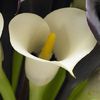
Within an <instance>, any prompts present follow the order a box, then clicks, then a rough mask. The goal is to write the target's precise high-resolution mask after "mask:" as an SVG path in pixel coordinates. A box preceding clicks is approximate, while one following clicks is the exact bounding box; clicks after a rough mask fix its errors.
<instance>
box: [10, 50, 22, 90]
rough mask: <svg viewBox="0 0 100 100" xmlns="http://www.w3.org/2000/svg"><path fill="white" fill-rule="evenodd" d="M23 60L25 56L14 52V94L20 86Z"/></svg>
mask: <svg viewBox="0 0 100 100" xmlns="http://www.w3.org/2000/svg"><path fill="white" fill-rule="evenodd" d="M22 60H23V56H22V55H20V54H19V53H17V52H16V51H14V54H13V65H12V88H13V91H14V92H15V91H16V88H17V85H18V81H19V76H20V70H21V64H22Z"/></svg>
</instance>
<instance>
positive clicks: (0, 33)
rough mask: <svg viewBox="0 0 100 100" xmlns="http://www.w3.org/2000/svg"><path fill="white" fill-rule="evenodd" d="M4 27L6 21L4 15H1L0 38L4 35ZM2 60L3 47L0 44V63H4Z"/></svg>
mask: <svg viewBox="0 0 100 100" xmlns="http://www.w3.org/2000/svg"><path fill="white" fill-rule="evenodd" d="M3 26H4V20H3V16H2V14H1V13H0V38H1V35H2V30H3ZM2 60H3V51H2V46H1V42H0V63H1V62H2Z"/></svg>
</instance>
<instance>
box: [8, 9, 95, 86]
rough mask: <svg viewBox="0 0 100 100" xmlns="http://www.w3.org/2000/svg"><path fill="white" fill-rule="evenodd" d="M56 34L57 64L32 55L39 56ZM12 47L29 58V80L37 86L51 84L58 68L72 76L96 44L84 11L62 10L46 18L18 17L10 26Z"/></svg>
mask: <svg viewBox="0 0 100 100" xmlns="http://www.w3.org/2000/svg"><path fill="white" fill-rule="evenodd" d="M51 32H55V33H56V43H55V47H54V55H55V56H56V58H57V60H58V61H47V60H44V59H41V58H38V57H36V56H34V55H32V54H31V53H32V52H35V53H39V52H40V50H41V47H42V46H43V44H44V42H45V40H46V39H47V37H48V34H49V33H51ZM9 33H10V41H11V44H12V46H13V48H14V49H15V50H16V51H18V52H19V53H21V54H22V55H24V56H25V57H26V61H25V71H26V75H27V78H28V79H29V80H30V81H32V82H33V83H35V84H37V85H44V84H47V83H48V82H50V81H51V80H52V79H53V78H54V76H55V75H56V73H57V71H58V69H59V67H62V68H64V69H66V70H67V71H69V72H70V73H71V74H72V75H73V68H74V67H75V65H76V64H77V63H78V62H79V61H80V60H81V59H82V58H83V57H84V56H86V55H87V54H88V53H90V51H91V50H92V49H93V48H94V46H95V45H96V40H95V38H94V36H93V34H92V33H91V31H90V29H89V27H88V24H87V19H86V15H85V11H83V10H80V9H76V8H63V9H59V10H56V11H54V12H51V13H50V14H48V15H47V16H46V17H45V18H44V19H42V18H41V17H40V16H38V15H35V14H32V13H22V14H19V15H17V16H15V17H14V18H13V19H12V20H11V22H10V24H9Z"/></svg>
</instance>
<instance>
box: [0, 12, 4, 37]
mask: <svg viewBox="0 0 100 100" xmlns="http://www.w3.org/2000/svg"><path fill="white" fill-rule="evenodd" d="M3 26H4V20H3V16H2V14H1V13H0V38H1V34H2V30H3Z"/></svg>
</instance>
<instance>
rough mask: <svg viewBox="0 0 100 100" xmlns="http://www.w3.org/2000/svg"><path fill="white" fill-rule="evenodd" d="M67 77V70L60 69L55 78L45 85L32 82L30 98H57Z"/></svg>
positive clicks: (41, 99)
mask: <svg viewBox="0 0 100 100" xmlns="http://www.w3.org/2000/svg"><path fill="white" fill-rule="evenodd" d="M65 77H66V71H65V70H64V69H62V68H60V69H59V71H58V73H57V75H56V76H55V78H54V79H53V80H52V81H51V82H50V83H49V84H47V85H45V86H41V87H40V86H35V85H34V84H32V83H31V82H30V100H55V98H56V96H57V94H58V92H59V90H60V88H61V86H62V84H63V82H64V79H65Z"/></svg>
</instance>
